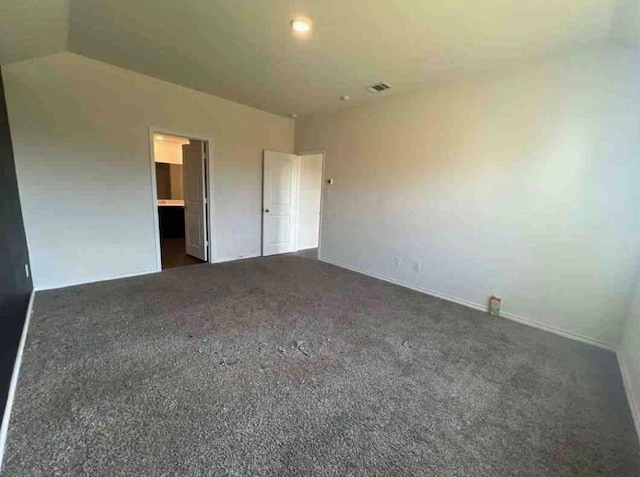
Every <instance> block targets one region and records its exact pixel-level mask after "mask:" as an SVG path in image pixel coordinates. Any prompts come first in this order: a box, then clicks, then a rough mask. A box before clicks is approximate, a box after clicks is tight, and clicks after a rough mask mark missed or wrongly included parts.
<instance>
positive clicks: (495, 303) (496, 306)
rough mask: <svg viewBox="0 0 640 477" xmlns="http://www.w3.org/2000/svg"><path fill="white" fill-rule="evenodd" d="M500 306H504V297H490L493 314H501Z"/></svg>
mask: <svg viewBox="0 0 640 477" xmlns="http://www.w3.org/2000/svg"><path fill="white" fill-rule="evenodd" d="M500 306H502V298H500V297H499V296H495V295H493V296H492V297H491V298H489V314H490V315H493V316H500Z"/></svg>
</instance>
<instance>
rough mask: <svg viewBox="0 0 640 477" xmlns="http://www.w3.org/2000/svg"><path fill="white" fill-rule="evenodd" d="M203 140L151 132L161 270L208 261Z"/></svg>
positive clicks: (205, 166)
mask: <svg viewBox="0 0 640 477" xmlns="http://www.w3.org/2000/svg"><path fill="white" fill-rule="evenodd" d="M207 148H208V144H207V141H204V140H200V139H195V138H189V137H184V136H177V135H173V134H165V133H157V132H154V133H153V155H152V156H153V171H154V177H155V181H154V183H155V190H154V192H155V200H156V207H157V213H158V221H157V227H158V237H159V246H160V263H161V267H162V269H163V270H164V269H167V268H174V267H182V266H187V265H195V264H199V263H203V262H206V261H208V259H209V239H208V230H209V227H208V216H209V214H208V210H207V209H208V203H207V202H208V201H207V189H208V188H207V184H208V179H207V170H208V167H207Z"/></svg>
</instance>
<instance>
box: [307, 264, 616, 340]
mask: <svg viewBox="0 0 640 477" xmlns="http://www.w3.org/2000/svg"><path fill="white" fill-rule="evenodd" d="M318 260H320V261H322V262H325V263H328V264H331V265H335V266H337V267H340V268H346V269H347V270H351V271H353V272H357V273H361V274H363V275H367V276H370V277H373V278H377V279H378V280H383V281H385V282H389V283H393V284H394V285H400V286H402V287H405V288H410V289H411V290H415V291H418V292H420V293H424V294H426V295H431V296H434V297H436V298H441V299H442V300H446V301H450V302H453V303H457V304H459V305H463V306H466V307H469V308H473V309H474V310H479V311H482V312H485V313H486V312H487V311H488V309H489V307H488V305H482V304H480V303H475V302H472V301H469V300H465V299H463V298H457V297H454V296H450V295H447V294H445V293H441V292H438V291H435V290H429V289H427V288H422V287H419V286H416V285H412V284H410V283H405V282H403V281H401V280H397V279H395V278H390V277H386V276H384V275H380V274H377V273H372V272H369V271H367V270H363V269H361V268H357V267H352V266H351V265H346V264H344V263H339V262H336V261H333V260H328V259H326V258H324V257H319V258H318ZM500 316H501V317H502V318H506V319H508V320H512V321H517V322H518V323H521V324H523V325H527V326H531V327H533V328H538V329H540V330H543V331H548V332H550V333H554V334H556V335H560V336H563V337H565V338H570V339H572V340H576V341H580V342H582V343H587V344H590V345H593V346H597V347H599V348H604V349H606V350H609V351H613V352H615V351H616V347H615V346H614V345H612V344H611V343H605V342H602V341H599V340H596V339H593V338H590V337H588V336H582V335H579V334H577V333H573V332H571V331H567V330H563V329H561V328H556V327H554V326H550V325H547V324H544V323H540V322H539V321H536V320H532V319H530V318H525V317H523V316H519V315H515V314H513V313H504V312H503V313H500Z"/></svg>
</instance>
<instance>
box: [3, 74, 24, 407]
mask: <svg viewBox="0 0 640 477" xmlns="http://www.w3.org/2000/svg"><path fill="white" fill-rule="evenodd" d="M28 263H29V253H28V251H27V241H26V238H25V233H24V225H23V223H22V211H21V208H20V197H19V195H18V185H17V183H16V169H15V164H14V160H13V148H12V146H11V135H10V133H9V121H8V118H7V108H6V104H5V98H4V88H3V84H2V75H0V406H1V408H2V409H4V405H5V402H6V398H7V391H8V389H9V382H10V381H11V373H12V371H13V363H14V361H15V358H16V352H17V350H18V344H19V342H20V335H21V333H22V326H23V325H24V319H25V314H26V311H27V306H28V303H29V295H30V294H31V290H32V283H31V278H28V277H27V276H26V273H25V264H28Z"/></svg>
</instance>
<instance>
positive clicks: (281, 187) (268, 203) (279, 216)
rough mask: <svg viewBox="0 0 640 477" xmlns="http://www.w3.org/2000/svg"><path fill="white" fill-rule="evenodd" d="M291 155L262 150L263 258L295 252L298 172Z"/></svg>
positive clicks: (294, 158)
mask: <svg viewBox="0 0 640 477" xmlns="http://www.w3.org/2000/svg"><path fill="white" fill-rule="evenodd" d="M299 165H300V158H299V156H296V155H294V154H285V153H283V152H274V151H264V169H263V197H262V255H264V256H267V255H276V254H279V253H289V252H295V251H296V250H297V245H296V229H297V211H298V204H297V200H298V190H297V187H298V171H299Z"/></svg>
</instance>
